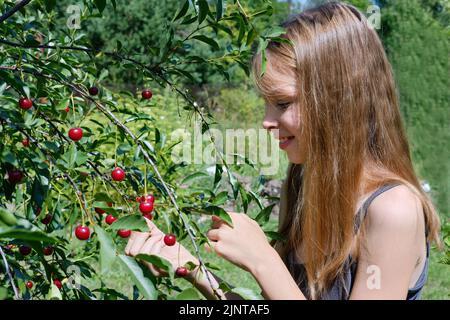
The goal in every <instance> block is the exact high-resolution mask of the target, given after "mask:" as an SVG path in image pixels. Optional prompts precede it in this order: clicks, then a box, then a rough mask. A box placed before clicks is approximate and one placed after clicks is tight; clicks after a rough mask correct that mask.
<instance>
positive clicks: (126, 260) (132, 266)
mask: <svg viewBox="0 0 450 320" xmlns="http://www.w3.org/2000/svg"><path fill="white" fill-rule="evenodd" d="M116 222H117V221H116ZM118 257H119V260H120V262H121V263H122V265H123V266H124V267H125V268H126V270H127V271H128V274H130V276H131V279H132V280H133V283H134V284H135V285H136V286H137V287H138V289H139V292H140V293H141V294H142V295H143V296H144V297H145V298H146V299H149V300H156V299H157V298H158V293H157V291H156V288H155V285H154V284H153V282H151V281H150V279H148V278H146V277H145V276H144V273H143V272H142V269H141V267H140V266H139V264H138V263H137V262H136V260H134V259H133V258H131V257H128V256H125V255H122V254H121V255H119V256H118Z"/></svg>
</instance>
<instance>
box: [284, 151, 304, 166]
mask: <svg viewBox="0 0 450 320" xmlns="http://www.w3.org/2000/svg"><path fill="white" fill-rule="evenodd" d="M287 156H288V160H289V162H290V163H293V164H303V162H304V160H303V159H302V157H301V156H299V155H290V154H289V153H288V154H287Z"/></svg>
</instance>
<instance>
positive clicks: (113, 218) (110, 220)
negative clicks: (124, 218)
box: [105, 214, 117, 225]
mask: <svg viewBox="0 0 450 320" xmlns="http://www.w3.org/2000/svg"><path fill="white" fill-rule="evenodd" d="M116 220H117V218H116V217H114V216H113V215H112V214H108V215H107V216H106V218H105V222H106V223H107V224H109V225H112V224H113V222H114V221H116Z"/></svg>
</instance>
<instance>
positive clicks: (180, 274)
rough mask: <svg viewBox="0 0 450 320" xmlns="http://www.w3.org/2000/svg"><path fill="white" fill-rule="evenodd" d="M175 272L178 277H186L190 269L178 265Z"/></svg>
mask: <svg viewBox="0 0 450 320" xmlns="http://www.w3.org/2000/svg"><path fill="white" fill-rule="evenodd" d="M175 274H176V275H177V276H178V277H186V276H187V274H188V269H186V268H185V267H178V268H177V270H176V271H175Z"/></svg>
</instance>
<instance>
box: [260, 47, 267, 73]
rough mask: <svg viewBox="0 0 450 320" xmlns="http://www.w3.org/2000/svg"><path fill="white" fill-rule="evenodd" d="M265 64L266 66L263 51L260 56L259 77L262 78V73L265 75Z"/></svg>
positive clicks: (264, 51) (264, 52)
mask: <svg viewBox="0 0 450 320" xmlns="http://www.w3.org/2000/svg"><path fill="white" fill-rule="evenodd" d="M266 64H267V59H266V50H263V51H262V54H261V73H260V74H259V76H260V77H262V76H263V75H264V73H266Z"/></svg>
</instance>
